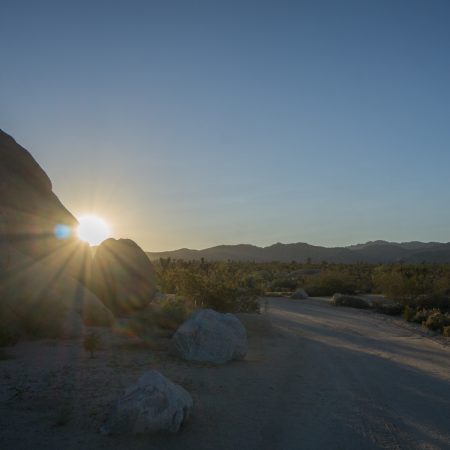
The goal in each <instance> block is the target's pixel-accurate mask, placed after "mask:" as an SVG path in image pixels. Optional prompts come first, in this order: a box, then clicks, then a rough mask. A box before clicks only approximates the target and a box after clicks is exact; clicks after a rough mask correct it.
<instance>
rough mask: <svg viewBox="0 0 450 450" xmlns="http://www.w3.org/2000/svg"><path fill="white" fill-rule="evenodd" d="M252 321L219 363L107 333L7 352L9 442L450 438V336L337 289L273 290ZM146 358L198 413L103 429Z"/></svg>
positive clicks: (385, 444)
mask: <svg viewBox="0 0 450 450" xmlns="http://www.w3.org/2000/svg"><path fill="white" fill-rule="evenodd" d="M265 309H266V310H265ZM244 321H246V322H248V323H250V325H249V343H250V351H249V353H248V355H247V358H246V359H245V360H244V361H235V362H232V363H229V364H226V365H223V366H212V365H201V364H192V363H186V362H182V361H179V360H176V359H175V358H172V357H171V356H170V355H169V354H168V352H167V350H166V345H165V343H164V342H156V343H142V342H140V341H137V340H135V339H134V338H132V337H127V336H123V335H118V334H117V333H109V332H108V333H107V332H105V331H103V335H102V342H103V346H102V348H101V349H100V350H99V351H98V352H97V353H96V354H95V357H94V358H90V356H89V354H88V353H86V351H85V350H84V349H83V346H82V345H81V342H80V341H79V340H64V341H56V340H51V339H46V340H36V341H28V342H20V343H19V344H18V345H16V346H15V347H11V348H8V349H6V350H4V351H3V353H2V359H1V360H0V430H1V432H0V448H2V449H3V450H9V449H19V450H20V449H30V448H43V449H65V450H71V449H105V450H106V449H111V448H113V449H187V450H189V449H196V450H201V449H213V448H214V449H236V450H237V449H249V450H250V449H271V450H289V449H342V450H352V449H448V448H450V348H449V347H448V346H447V343H446V341H445V339H443V338H440V339H438V338H435V337H433V336H430V335H429V334H427V333H425V332H424V331H423V330H422V329H421V328H420V327H418V326H414V325H410V324H406V323H405V322H403V321H402V320H401V319H395V318H392V317H388V316H382V315H379V314H375V313H373V312H368V311H360V310H354V309H350V308H337V307H333V306H331V305H330V304H329V300H328V299H309V300H288V299H283V298H276V299H275V298H274V299H269V300H268V301H267V308H264V307H263V313H262V317H260V318H259V319H257V320H256V321H253V320H249V319H248V318H247V319H246V318H244ZM149 368H153V369H157V370H159V371H161V372H162V373H163V374H164V375H166V376H167V377H169V378H170V379H171V380H173V381H175V382H177V383H179V384H181V385H182V386H183V387H185V388H186V389H187V390H188V391H189V392H190V393H191V394H192V396H193V398H194V409H193V413H192V416H191V418H190V420H189V422H188V423H187V424H186V425H185V426H184V427H183V429H182V430H181V432H180V433H179V434H177V435H158V436H104V435H102V434H101V433H100V432H99V429H100V427H101V425H102V423H103V421H104V420H105V418H106V417H107V415H108V413H109V411H110V410H111V407H112V405H113V404H114V401H115V399H116V398H117V396H118V395H120V393H121V392H122V391H123V389H124V388H125V387H126V386H128V385H129V384H131V383H133V382H134V381H135V380H136V379H137V378H138V376H139V375H140V374H142V372H143V371H145V370H146V369H149Z"/></svg>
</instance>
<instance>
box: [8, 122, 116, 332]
mask: <svg viewBox="0 0 450 450" xmlns="http://www.w3.org/2000/svg"><path fill="white" fill-rule="evenodd" d="M77 225H78V223H77V221H76V219H75V218H74V217H73V216H72V214H71V213H70V212H69V211H68V210H67V209H66V208H65V207H64V206H63V205H62V203H61V202H60V201H59V199H58V197H57V196H56V195H55V194H54V193H53V191H52V184H51V182H50V180H49V178H48V176H47V175H46V173H45V172H44V171H43V170H42V168H41V167H40V166H39V164H38V163H37V162H36V161H35V160H34V159H33V157H32V156H31V154H30V153H29V152H28V151H27V150H25V149H24V148H23V147H21V146H20V145H19V144H17V143H16V142H15V141H14V139H13V138H12V137H10V136H9V135H7V134H6V133H4V132H3V131H1V130H0V328H2V327H5V326H8V327H10V328H11V327H12V328H14V329H16V330H17V331H18V332H19V333H21V334H23V332H31V333H36V334H39V335H41V336H61V335H63V336H79V335H80V333H81V332H82V328H83V326H84V325H85V324H86V325H109V324H110V323H111V322H112V320H113V316H112V314H111V312H110V311H109V310H108V309H107V308H106V307H105V306H104V305H103V304H102V303H101V302H100V300H99V299H98V298H97V297H96V296H95V295H94V294H93V293H92V292H90V291H89V290H88V289H87V288H86V283H87V282H88V278H89V274H90V270H91V268H90V267H91V262H92V256H91V250H90V248H89V247H88V246H87V244H85V243H82V242H81V241H80V240H79V239H77V238H76V237H75V233H74V230H75V227H76V226H77Z"/></svg>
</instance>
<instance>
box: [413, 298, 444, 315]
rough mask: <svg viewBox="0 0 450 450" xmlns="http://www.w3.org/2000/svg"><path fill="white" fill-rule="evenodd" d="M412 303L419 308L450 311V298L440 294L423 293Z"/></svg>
mask: <svg viewBox="0 0 450 450" xmlns="http://www.w3.org/2000/svg"><path fill="white" fill-rule="evenodd" d="M412 304H413V305H414V306H415V307H416V308H418V309H434V308H436V309H439V310H441V311H450V298H449V297H447V296H444V295H439V294H423V295H419V296H418V297H416V298H415V299H414V300H413V301H412Z"/></svg>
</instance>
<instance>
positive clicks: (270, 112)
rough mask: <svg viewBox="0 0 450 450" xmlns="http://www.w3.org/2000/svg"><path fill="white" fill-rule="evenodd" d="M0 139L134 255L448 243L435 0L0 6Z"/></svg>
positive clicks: (449, 17) (448, 30) (444, 63)
mask: <svg viewBox="0 0 450 450" xmlns="http://www.w3.org/2000/svg"><path fill="white" fill-rule="evenodd" d="M1 11H2V12H1V14H0V54H1V61H2V68H1V70H0V128H2V129H3V130H4V131H6V132H8V133H9V134H12V135H13V136H14V137H15V138H16V140H17V141H18V142H19V143H21V144H22V145H23V146H25V147H26V148H28V149H29V150H30V151H31V152H32V154H33V155H34V157H35V158H36V159H37V161H38V162H39V163H40V164H41V165H42V167H43V168H44V169H45V170H46V172H47V173H48V174H49V176H50V177H51V179H52V181H53V185H54V190H55V192H56V193H57V194H58V195H59V197H60V199H61V200H62V201H63V203H64V204H65V205H66V206H67V207H68V208H69V209H70V210H71V211H72V212H73V213H75V214H83V213H87V212H90V213H96V214H98V215H100V216H103V217H104V218H105V219H106V220H107V221H109V222H110V223H111V226H112V228H113V232H114V235H115V236H116V237H130V238H132V239H135V240H136V242H138V243H139V244H140V245H141V246H142V247H144V248H145V249H146V250H165V249H174V248H179V247H191V248H203V247H208V246H211V245H216V244H222V243H227V244H232V243H252V244H257V245H269V244H271V243H274V242H277V241H281V242H298V241H302V242H309V243H314V244H323V245H346V244H350V243H356V242H361V241H366V240H372V239H387V240H397V241H406V240H416V239H417V240H425V241H431V240H437V241H445V242H447V241H450V238H449V235H450V232H449V230H450V208H449V207H448V193H449V191H450V177H449V176H448V172H449V168H450V2H448V1H447V0H442V1H440V0H428V1H414V0H405V1H400V0H389V1H381V0H380V1H375V0H374V1H364V0H358V1H356V0H355V1H346V0H341V1H331V0H330V1H320V0H311V1H300V0H299V1H295V2H294V1H264V0H260V1H245V0H241V1H226V2H225V1H223V2H218V1H213V0H210V1H186V0H185V1H171V0H165V1H133V0H129V1H89V2H87V1H76V2H75V1H72V2H66V1H53V2H52V1H45V0H42V1H40V2H34V1H33V2H32V1H20V0H14V1H9V0H2V1H1Z"/></svg>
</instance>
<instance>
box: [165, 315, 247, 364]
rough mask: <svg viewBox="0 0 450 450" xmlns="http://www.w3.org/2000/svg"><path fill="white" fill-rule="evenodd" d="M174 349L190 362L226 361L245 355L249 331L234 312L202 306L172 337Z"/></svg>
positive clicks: (173, 351) (221, 362) (175, 352)
mask: <svg viewBox="0 0 450 450" xmlns="http://www.w3.org/2000/svg"><path fill="white" fill-rule="evenodd" d="M171 350H172V353H174V354H175V355H177V356H179V357H181V358H183V359H186V360H188V361H198V362H210V363H213V364H223V363H226V362H227V361H230V360H232V359H243V358H244V357H245V355H246V354H247V351H248V342H247V332H246V330H245V328H244V326H243V325H242V323H241V322H240V321H239V319H238V318H237V317H236V316H234V315H233V314H221V313H218V312H216V311H214V310H212V309H201V310H199V311H196V312H195V313H193V314H192V315H191V316H190V317H189V318H188V319H187V320H186V321H185V322H184V323H183V324H182V325H181V326H180V327H179V328H178V330H177V331H176V333H175V334H174V336H173V337H172V341H171Z"/></svg>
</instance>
